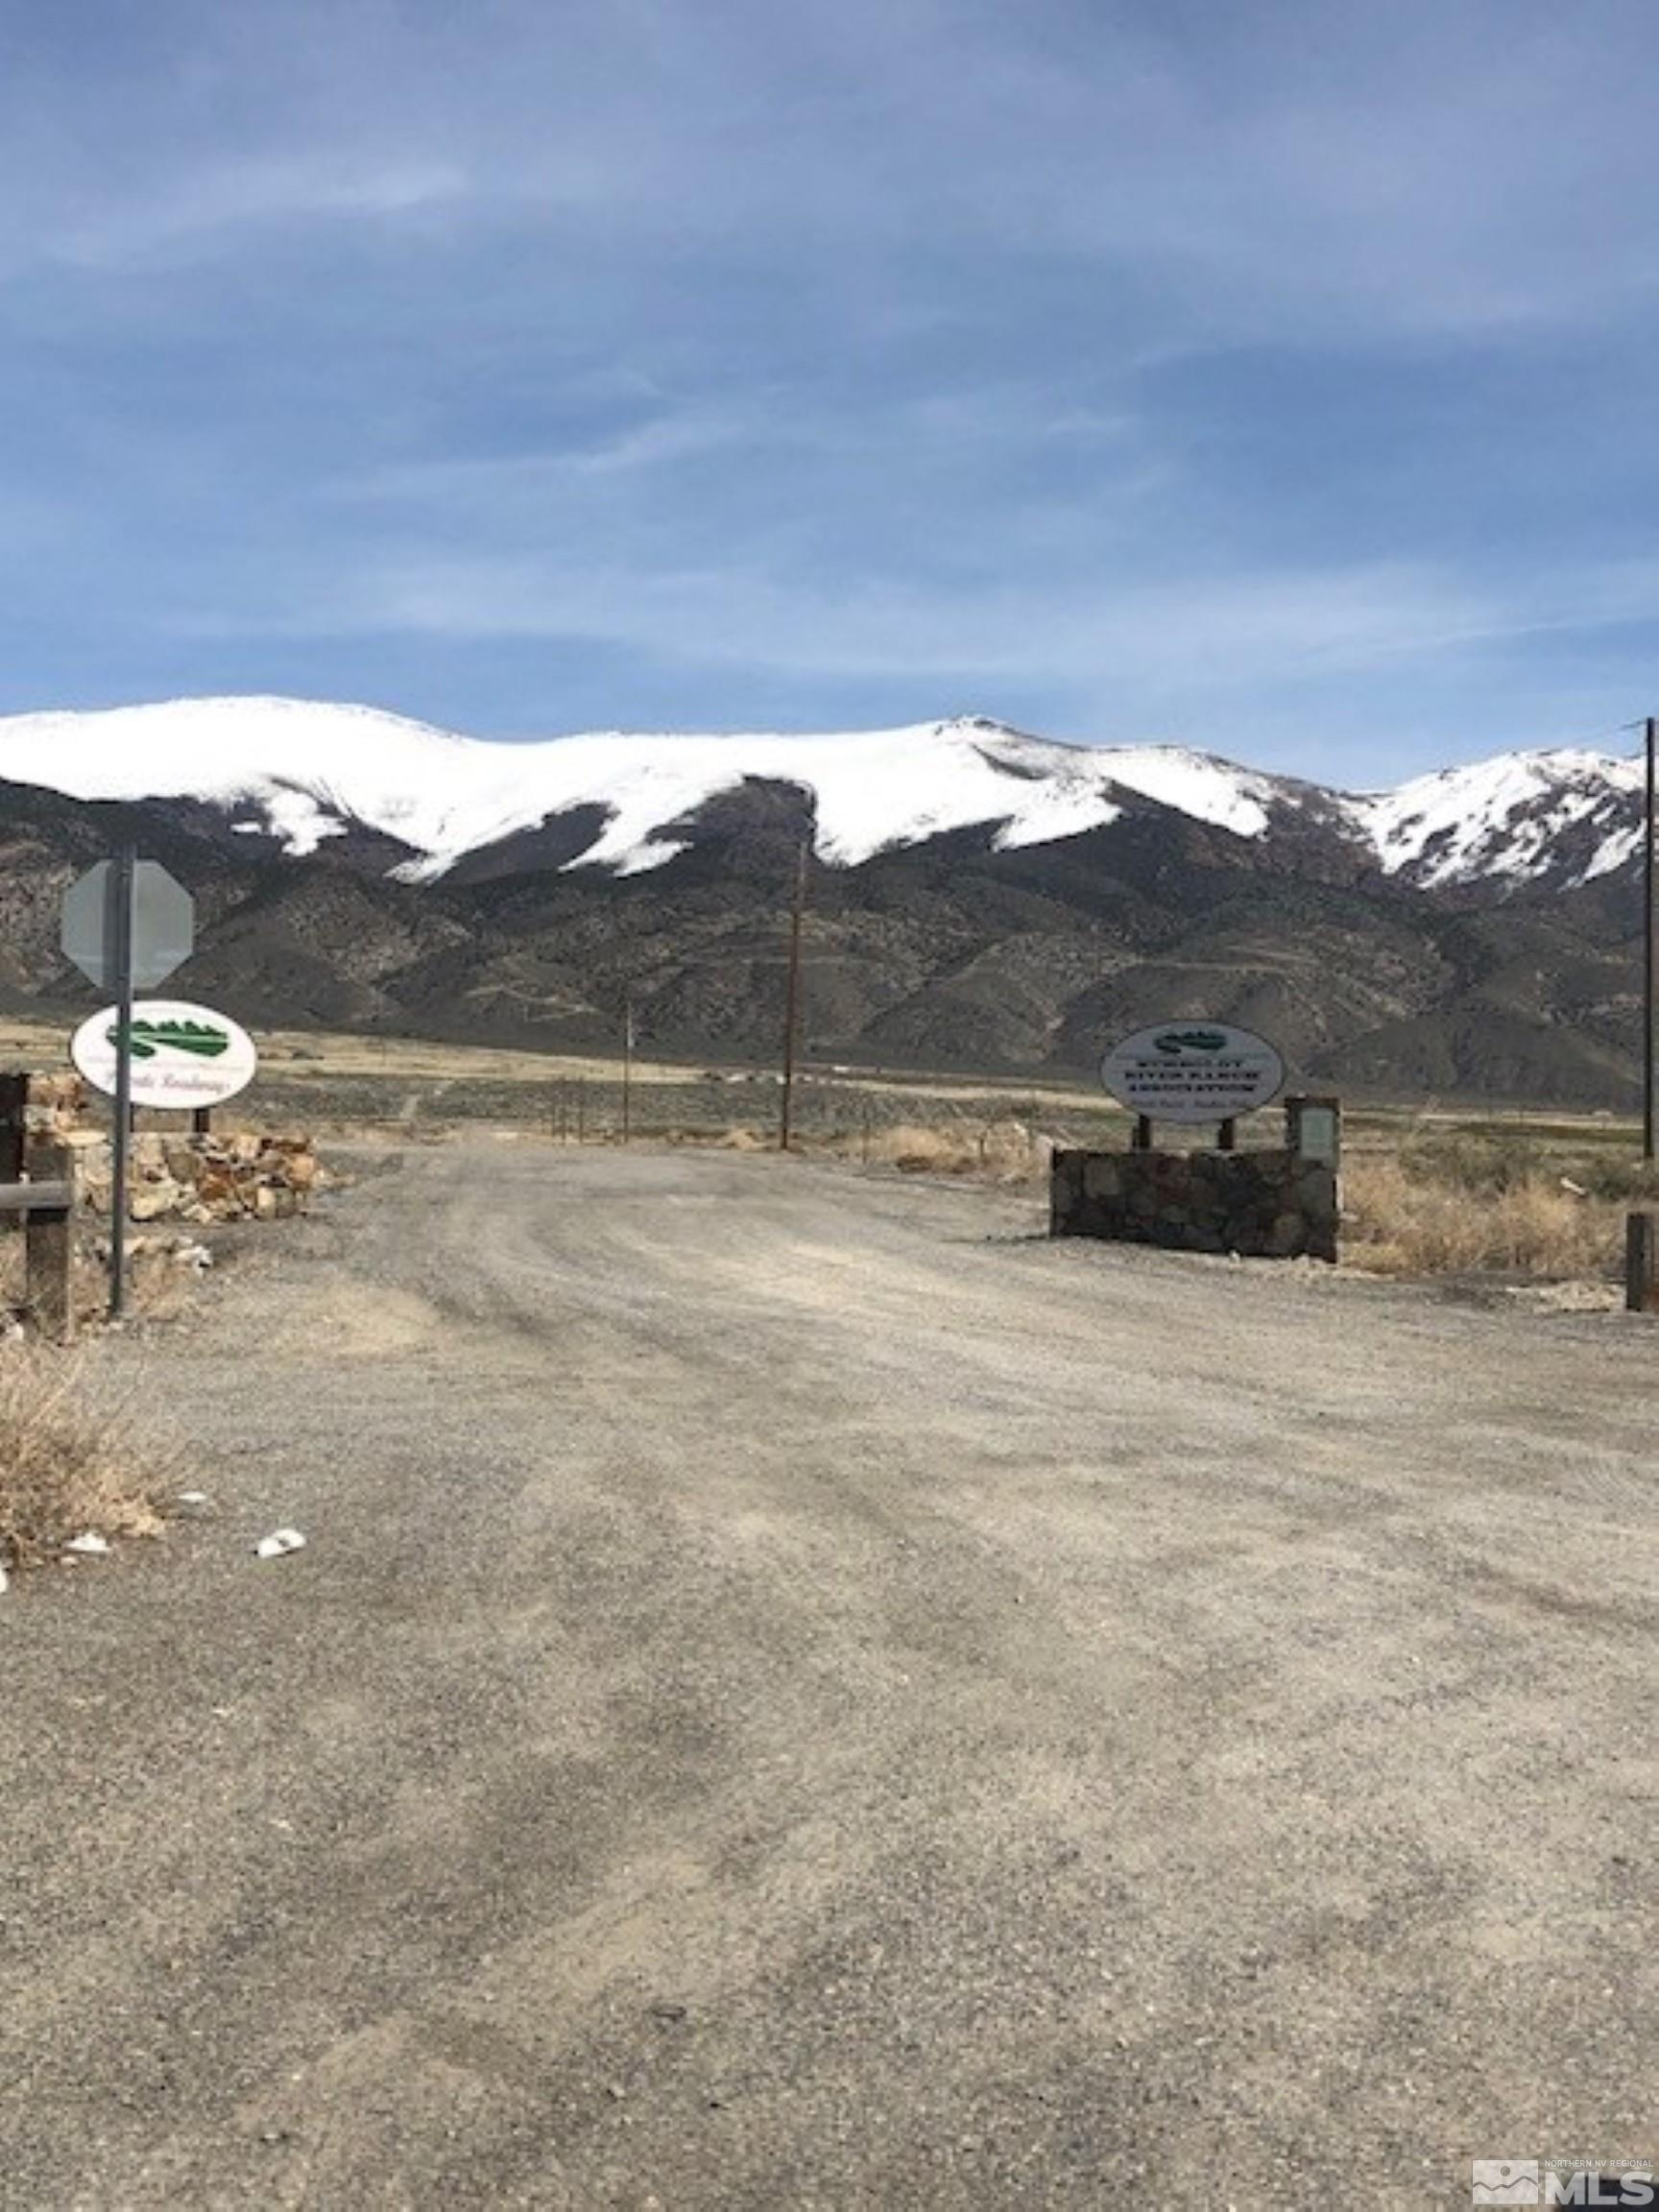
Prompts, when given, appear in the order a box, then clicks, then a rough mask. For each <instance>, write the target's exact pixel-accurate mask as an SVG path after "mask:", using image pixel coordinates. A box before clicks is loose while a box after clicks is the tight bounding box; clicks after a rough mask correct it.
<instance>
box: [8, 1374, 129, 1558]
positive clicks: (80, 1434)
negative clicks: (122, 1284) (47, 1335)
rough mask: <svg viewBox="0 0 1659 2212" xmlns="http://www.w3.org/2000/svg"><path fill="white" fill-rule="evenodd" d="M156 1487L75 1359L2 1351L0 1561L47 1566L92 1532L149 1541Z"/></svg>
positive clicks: (123, 1427) (123, 1429)
mask: <svg viewBox="0 0 1659 2212" xmlns="http://www.w3.org/2000/svg"><path fill="white" fill-rule="evenodd" d="M159 1481H160V1478H159V1476H158V1475H156V1474H154V1473H150V1472H147V1471H146V1467H145V1465H144V1464H142V1463H141V1462H140V1458H139V1455H137V1453H136V1452H135V1450H134V1448H133V1446H132V1442H131V1439H130V1436H129V1434H128V1432H127V1429H126V1425H125V1423H124V1422H123V1420H122V1418H121V1416H120V1414H119V1413H118V1412H113V1411H107V1410H103V1409H100V1408H97V1407H95V1406H94V1404H93V1401H92V1400H91V1399H90V1398H89V1396H88V1394H87V1392H86V1389H85V1385H84V1378H83V1375H82V1372H81V1368H80V1364H79V1362H78V1361H77V1360H76V1359H75V1358H74V1357H73V1356H72V1355H69V1354H66V1353H61V1352H52V1351H48V1350H46V1349H44V1348H39V1347H33V1346H25V1345H22V1344H14V1343H13V1344H5V1345H0V1562H3V1563H4V1564H5V1565H7V1566H9V1567H16V1566H27V1565H29V1564H30V1563H31V1562H33V1561H36V1560H40V1559H45V1558H50V1557H52V1556H53V1555H54V1554H55V1553H57V1552H58V1551H60V1550H61V1548H62V1546H63V1545H64V1544H65V1543H67V1542H68V1540H69V1539H70V1538H71V1537H73V1536H79V1535H82V1534H83V1533H84V1532H86V1531H88V1530H90V1531H93V1532H95V1533H96V1534H98V1535H100V1536H108V1537H117V1536H150V1535H154V1534H155V1533H156V1530H157V1529H158V1528H159V1527H160V1525H161V1523H160V1516H159V1514H158V1512H157V1511H156V1503H157V1499H158V1497H159V1494H160V1492H159Z"/></svg>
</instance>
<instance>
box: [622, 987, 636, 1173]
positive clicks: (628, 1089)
mask: <svg viewBox="0 0 1659 2212" xmlns="http://www.w3.org/2000/svg"><path fill="white" fill-rule="evenodd" d="M633 1128H634V994H633V992H632V990H628V991H624V992H623V994H622V1142H623V1143H624V1144H626V1143H627V1142H628V1140H629V1137H630V1136H631V1135H632V1133H633Z"/></svg>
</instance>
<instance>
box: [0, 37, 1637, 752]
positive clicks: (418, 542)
mask: <svg viewBox="0 0 1659 2212" xmlns="http://www.w3.org/2000/svg"><path fill="white" fill-rule="evenodd" d="M1656 64H1659V12H1654V11H1653V10H1652V9H1650V8H1648V7H1647V6H1645V5H1643V4H1642V0H1574V5H1572V6H1571V7H1567V6H1563V5H1561V0H1552V4H1551V5H1548V6H1546V5H1538V4H1535V0H1389V4H1388V5H1387V6H1386V7H1376V6H1366V7H1360V6H1358V5H1357V4H1354V5H1344V4H1343V0H1308V4H1306V5H1304V4H1301V0H1237V4H1234V0H1202V4H1200V0H1133V4H1129V0H1124V4H1118V0H1076V4H1073V0H1022V5H1020V6H1018V7H1016V6H1013V5H1010V4H1009V0H997V4H995V5H990V4H981V0H950V4H946V0H840V4H839V5H837V6H836V7H834V8H828V7H805V6H792V5H789V4H788V0H783V4H781V5H780V0H696V4H695V5H693V4H692V0H594V4H592V5H589V0H577V4H565V0H469V5H467V6H466V7H464V8H463V7H457V6H454V5H452V4H450V0H325V4H323V0H280V5H276V4H265V0H235V4H234V5H228V4H227V0H147V4H146V5H145V6H143V7H135V6H132V5H131V0H53V5H51V6H50V7H39V6H35V5H31V4H30V0H0V471H3V477H0V481H3V483H4V487H5V498H4V501H3V502H0V543H3V545H4V552H5V589H4V592H3V593H0V629H3V633H4V634H3V637H0V668H3V669H4V678H3V682H0V709H5V710H23V709H31V708H39V707H50V706H76V705H88V706H89V705H101V704H108V703H114V702H120V701H127V700H133V699H143V698H157V697H166V696H171V695H175V694H179V693H200V692H206V691H228V690H259V691H284V692H293V693H297V694H301V695H310V696H317V697H328V698H350V699H362V700H368V701H371V702H373V703H375V704H378V705H383V706H387V707H392V708H396V709H400V710H402V711H405V712H409V713H413V714H417V715H421V716H424V717H426V718H428V719H431V720H434V721H437V722H441V723H445V724H448V725H450V726H453V727H458V728H464V729H467V730H470V731H474V732H477V733H495V734H502V735H519V734H523V735H530V734H535V735H544V734H550V733H556V732H559V731H562V730H569V729H579V728H611V727H624V728H646V729H649V728H658V729H661V728H728V729H732V728H735V729H741V728H783V729H794V728H800V729H814V728H818V729H822V728H838V727H855V726H867V725H872V724H879V723H885V722H894V721H902V720H912V719H920V718H926V717H930V716H932V715H935V714H945V713H952V712H965V711H978V712H985V713H990V714H995V715H998V716H1001V717H1003V718H1004V719H1006V720H1009V721H1012V722H1015V723H1017V724H1021V725H1022V726H1024V727H1026V728H1030V729H1035V730H1038V731H1041V732H1043V733H1046V734H1052V735H1057V736H1070V737H1075V738H1084V739H1099V740H1105V741H1118V740H1139V739H1150V738H1169V739H1178V740H1182V741H1190V742H1192V743H1197V744H1202V745H1206V746H1209V747H1212V748H1214V749H1215V750H1217V751H1221V752H1226V753H1231V754H1234V755H1236V756H1241V757H1248V758H1250V759H1253V760H1255V761H1257V762H1259V763H1261V764H1262V765H1265V766H1275V767H1282V768H1287V769H1291V770H1295V771H1299V772H1302V773H1305V774H1310V775H1314V776H1319V777H1322V778H1326V779H1330V780H1334V781H1346V782H1350V783H1356V784H1358V783H1364V782H1368V781H1369V782H1376V781H1388V780H1392V779H1393V778H1395V777H1397V776H1399V775H1403V774H1405V773H1407V772H1408V771H1411V770H1414V769H1417V768H1420V767H1425V766H1429V765H1433V764H1436V763H1438V762H1440V761H1443V760H1450V759H1455V758H1462V757H1472V756H1475V755H1478V754H1480V753H1483V752H1489V751H1495V750H1498V749H1500V748H1502V747H1504V746H1508V745H1513V744H1532V743H1539V744H1542V743H1551V742H1557V741H1563V740H1570V739H1575V738H1578V737H1580V736H1583V735H1586V734H1590V733H1598V732H1600V731H1602V730H1604V729H1606V728H1608V727H1610V726H1611V725H1614V724H1617V723H1621V722H1624V721H1627V720H1628V719H1629V718H1630V717H1632V716H1634V715H1638V714H1641V713H1643V712H1645V711H1646V710H1647V709H1649V708H1653V709H1659V668H1656V667H1655V653H1654V647H1655V642H1656V614H1659V544H1656V543H1655V538H1654V526H1655V517H1656V516H1659V481H1656V479H1659V453H1656V449H1655V441H1654V434H1653V429H1652V423H1653V420H1654V399H1655V387H1656V383H1659V374H1656V365H1659V156H1656V155H1655V152H1654V133H1653V126H1652V120H1651V115H1652V108H1653V93H1654V89H1655V85H1656V83H1659V68H1656ZM1611 741H1612V742H1613V743H1615V744H1623V743H1624V742H1627V741H1626V740H1622V739H1613V740H1611Z"/></svg>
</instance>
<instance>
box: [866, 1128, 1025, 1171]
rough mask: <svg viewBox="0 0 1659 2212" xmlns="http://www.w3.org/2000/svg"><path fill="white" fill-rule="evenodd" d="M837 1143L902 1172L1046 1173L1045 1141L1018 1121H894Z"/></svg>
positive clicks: (872, 1160)
mask: <svg viewBox="0 0 1659 2212" xmlns="http://www.w3.org/2000/svg"><path fill="white" fill-rule="evenodd" d="M840 1149H843V1150H853V1149H856V1150H857V1151H858V1154H859V1156H860V1157H861V1158H863V1159H866V1160H869V1161H871V1162H874V1163H879V1164H880V1165H882V1166H889V1167H897V1168H898V1169H899V1170H900V1172H901V1173H902V1174H905V1175H983V1176H985V1177H987V1178H988V1179H990V1180H991V1181H993V1182H997V1183H1023V1182H1026V1181H1029V1180H1031V1179H1033V1178H1035V1177H1037V1176H1040V1175H1043V1174H1046V1172H1047V1167H1048V1152H1049V1145H1048V1141H1047V1139H1046V1138H1044V1137H1039V1136H1037V1135H1035V1134H1034V1132H1033V1131H1031V1130H1029V1129H1027V1128H1026V1127H1025V1125H1024V1123H1023V1122H1021V1121H989V1122H971V1121H962V1122H947V1123H946V1124H945V1125H943V1126H939V1125H937V1124H934V1125H929V1124H927V1123H925V1122H907V1121H902V1122H899V1123H897V1124H896V1125H895V1126H894V1127H893V1128H891V1129H873V1130H871V1131H869V1132H868V1133H867V1134H861V1135H858V1136H856V1137H854V1138H850V1139H848V1140H846V1141H845V1142H843V1144H842V1145H841V1147H840Z"/></svg>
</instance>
